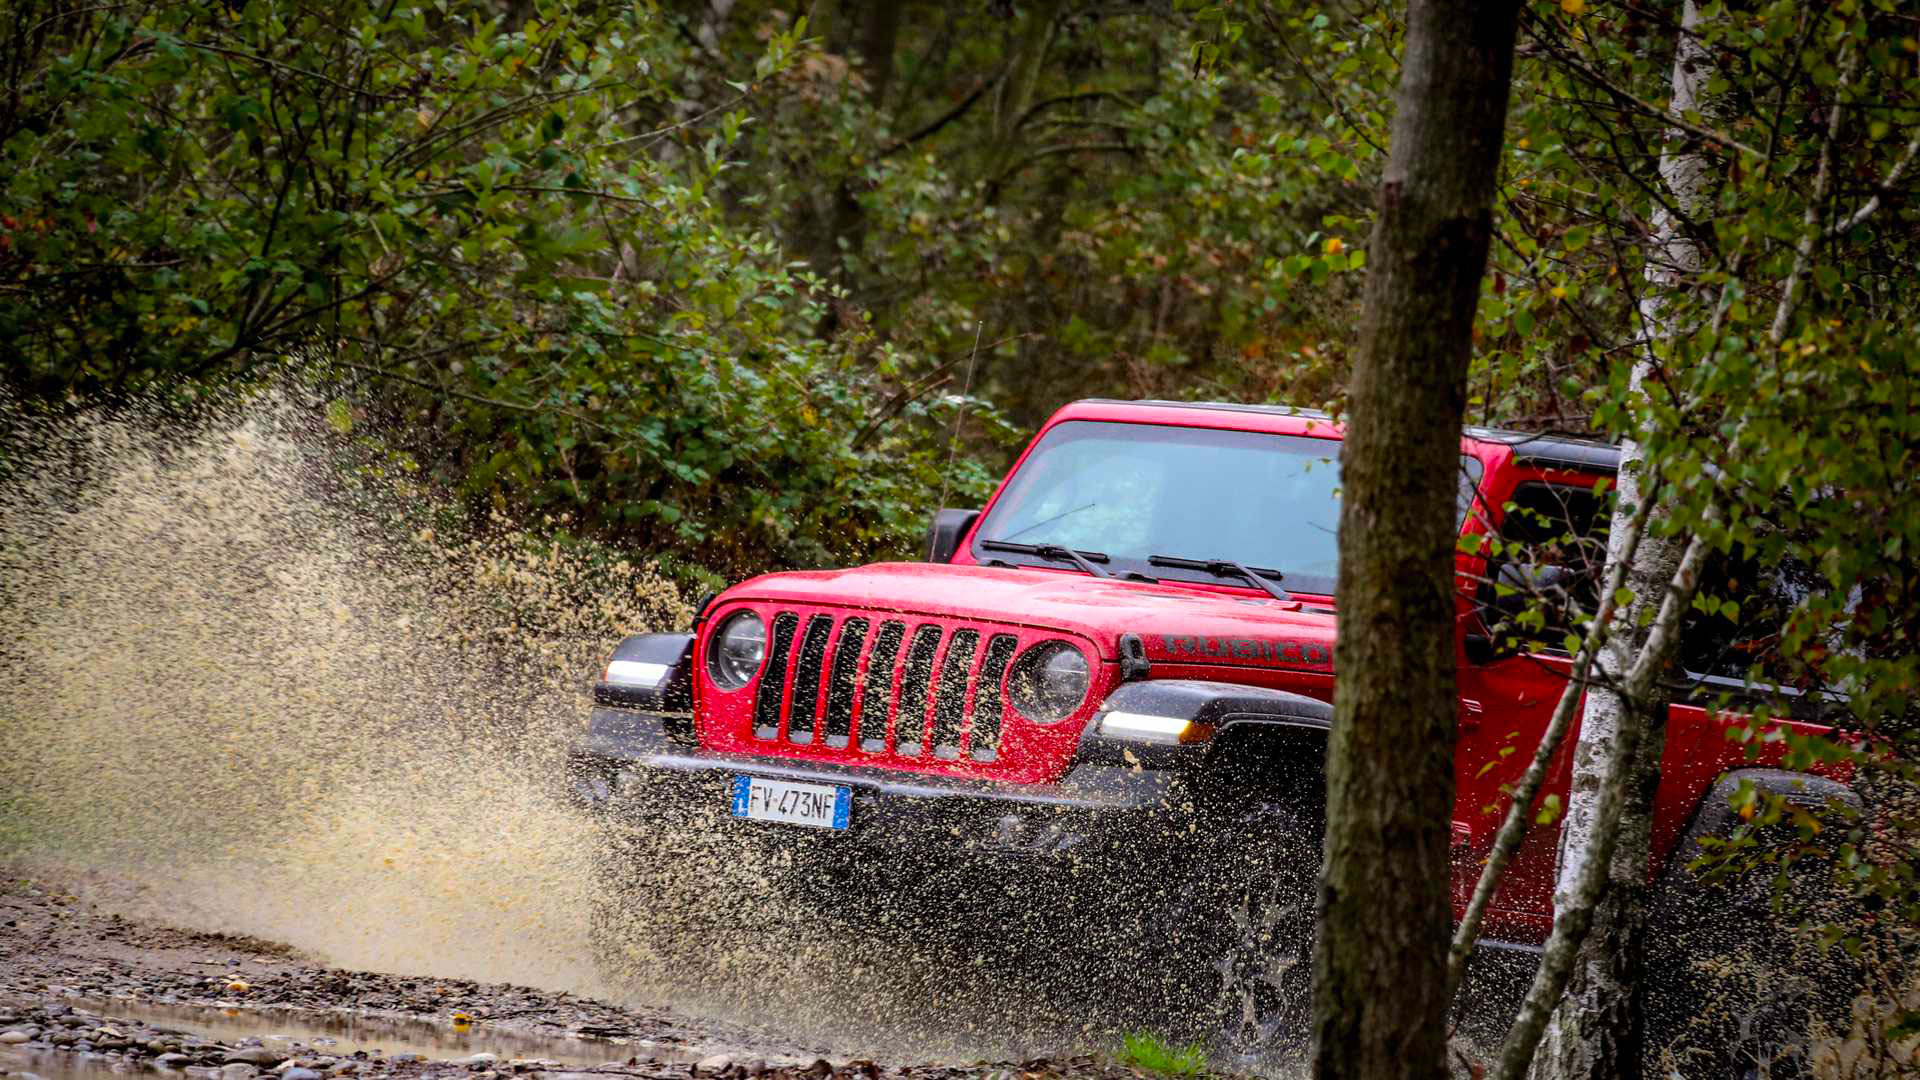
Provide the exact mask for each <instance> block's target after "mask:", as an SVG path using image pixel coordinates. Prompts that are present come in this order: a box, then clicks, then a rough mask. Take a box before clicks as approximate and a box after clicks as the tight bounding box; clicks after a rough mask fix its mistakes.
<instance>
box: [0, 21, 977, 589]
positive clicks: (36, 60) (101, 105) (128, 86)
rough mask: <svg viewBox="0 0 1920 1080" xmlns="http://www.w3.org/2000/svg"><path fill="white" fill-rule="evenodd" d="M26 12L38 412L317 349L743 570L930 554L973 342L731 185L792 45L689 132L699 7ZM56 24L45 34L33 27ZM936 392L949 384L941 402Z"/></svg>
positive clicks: (599, 515)
mask: <svg viewBox="0 0 1920 1080" xmlns="http://www.w3.org/2000/svg"><path fill="white" fill-rule="evenodd" d="M62 11H64V8H63V7H61V6H59V5H55V4H40V5H38V6H36V5H35V4H34V3H27V4H26V5H25V6H24V9H18V14H20V15H21V17H22V18H23V19H24V20H25V21H24V22H21V23H16V28H15V30H14V34H13V38H12V40H11V45H12V47H13V48H14V49H15V50H16V51H15V62H14V64H13V67H12V74H11V83H12V86H11V88H12V89H13V90H14V91H15V92H16V93H17V94H18V95H19V96H18V98H17V99H16V100H17V105H15V106H14V107H11V108H9V109H8V110H7V111H6V112H4V113H0V176H4V181H0V184H4V186H0V214H4V216H3V217H0V227H4V229H5V232H4V233H0V282H6V283H8V284H7V285H6V286H4V288H0V350H3V351H4V354H5V355H6V356H7V357H8V358H9V364H8V366H9V375H10V377H11V378H12V379H13V380H14V381H15V382H16V383H18V384H19V385H21V386H23V387H24V388H25V389H26V390H28V391H29V392H30V393H36V394H39V395H42V396H54V395H58V394H61V393H65V392H68V391H78V392H81V393H97V392H107V393H120V392H132V391H137V390H141V389H144V388H146V387H147V386H149V385H166V386H170V387H179V386H181V385H182V384H184V385H185V386H186V388H187V389H188V390H189V391H191V390H192V388H193V387H194V386H197V385H204V384H206V383H207V382H209V381H212V380H217V379H219V378H221V377H223V376H232V375H236V374H246V373H249V372H251V371H254V370H255V369H257V368H259V367H260V366H261V365H264V364H271V363H277V362H281V361H282V360H283V359H284V358H286V357H289V356H292V357H296V358H298V359H299V361H300V362H302V363H307V364H314V363H317V364H320V365H323V366H326V367H330V368H331V369H332V370H333V371H335V372H336V373H337V374H339V375H341V376H342V377H343V378H348V379H358V380H363V381H364V385H363V387H362V388H361V389H360V390H359V391H357V392H356V393H355V395H354V396H355V397H356V399H358V400H361V401H363V402H365V403H367V407H368V408H369V410H370V411H372V412H374V413H376V414H378V415H380V416H381V417H382V418H383V419H386V420H389V421H393V422H394V423H392V424H391V425H389V426H390V428H391V430H393V431H394V432H395V434H394V436H393V437H394V438H395V440H396V441H397V443H398V445H399V446H400V447H401V448H402V449H405V450H407V451H409V452H411V454H412V455H413V456H414V457H415V458H416V459H417V460H418V461H419V463H420V464H421V465H422V466H423V468H425V469H426V470H427V472H428V474H429V475H430V476H432V477H434V478H435V479H437V480H440V481H441V482H443V483H444V484H446V485H448V486H450V487H452V488H453V489H455V490H459V491H463V492H466V493H468V494H469V495H471V496H472V497H474V499H475V500H476V505H479V506H482V507H484V506H486V505H487V504H488V503H489V502H491V503H492V505H493V506H494V507H496V508H498V509H503V510H504V509H510V508H511V509H518V510H538V511H543V512H547V513H551V514H555V515H565V516H567V517H568V518H569V519H571V520H572V521H573V522H575V523H576V525H577V526H578V527H581V528H585V529H589V530H592V531H597V532H604V533H608V534H613V535H619V536H621V537H623V538H625V539H627V540H629V541H631V542H634V543H636V544H637V545H638V546H641V547H644V548H655V549H664V548H668V547H672V548H674V549H675V550H676V551H677V552H679V553H680V556H681V557H682V558H683V559H689V560H691V561H692V562H695V563H698V564H702V565H706V566H714V567H735V566H736V565H742V566H758V565H764V564H765V563H767V562H769V561H771V562H775V563H786V564H790V565H791V564H808V565H820V564H829V563H836V562H844V561H853V560H857V559H859V558H861V557H863V556H866V555H870V554H875V553H887V552H895V553H898V552H905V551H908V550H910V549H911V546H912V541H913V540H914V538H916V537H917V535H918V533H919V531H920V529H921V528H922V526H923V522H924V519H925V516H926V513H927V512H928V511H929V510H930V509H931V508H932V502H933V500H934V499H936V498H938V497H939V496H938V493H939V492H941V491H942V490H945V491H948V492H950V493H951V494H952V496H953V497H955V498H957V499H960V500H963V501H974V502H977V501H978V500H979V499H980V498H982V497H983V496H984V493H985V491H986V490H987V488H988V485H989V484H990V482H991V476H990V472H989V470H987V469H986V468H984V467H982V466H981V465H980V464H979V463H978V462H977V461H976V460H974V459H973V458H972V457H971V456H969V457H967V458H964V459H961V460H959V461H957V462H956V463H954V464H953V465H952V466H951V467H950V466H949V457H950V455H949V453H948V451H947V446H946V443H947V439H946V438H944V437H943V436H945V435H946V434H947V433H948V432H949V431H950V430H951V425H952V424H954V423H957V421H958V419H959V418H958V415H957V414H958V413H959V412H960V411H961V410H971V416H972V428H971V431H972V433H973V434H974V435H975V437H976V438H980V437H981V432H982V431H983V430H984V432H985V433H986V434H985V438H986V445H989V446H991V445H993V441H994V439H995V438H997V437H998V436H999V434H1000V428H999V427H998V421H997V417H996V415H995V414H994V413H993V411H992V410H991V408H990V407H989V406H987V405H986V403H984V402H983V401H980V400H978V399H976V398H972V397H969V396H967V395H966V394H965V393H964V389H963V390H962V392H959V393H955V392H953V389H952V388H950V387H946V386H945V385H944V384H936V385H933V386H929V385H928V383H927V381H926V377H927V376H928V374H929V372H930V371H932V370H935V369H937V368H950V367H951V366H952V364H953V362H954V360H955V358H954V357H939V358H937V359H935V358H926V357H923V356H922V355H920V354H916V353H914V352H912V351H909V350H904V349H901V348H898V347H895V346H893V345H891V344H889V343H886V342H883V341H881V340H879V338H878V337H877V336H876V335H875V334H874V333H873V332H872V331H871V330H870V329H868V328H867V327H865V326H864V325H863V324H858V323H856V324H855V325H852V326H850V327H848V328H846V329H844V330H843V331H841V332H840V333H837V334H821V333H818V332H817V328H818V327H819V326H820V325H821V323H822V322H823V320H824V319H825V317H826V313H827V311H828V306H829V305H830V304H832V303H834V302H835V300H836V295H837V294H836V292H835V290H833V289H831V288H829V287H828V286H826V285H825V284H823V283H822V282H821V281H820V279H818V278H817V277H816V276H814V275H811V274H809V273H807V272H806V271H805V270H804V268H802V267H797V266H795V265H794V264H793V263H792V262H791V261H790V260H789V259H788V258H787V256H786V254H785V252H784V251H783V249H782V248H781V246H780V244H779V243H778V242H777V241H776V239H775V238H774V237H773V236H771V235H769V234H768V233H767V232H765V231H762V230H761V229H758V228H756V227H754V225H753V224H752V222H751V221H750V220H743V219H742V218H740V217H736V216H730V215H729V214H728V213H727V212H726V210H725V208H724V207H723V206H722V204H721V203H720V201H719V200H718V199H717V197H716V193H717V192H719V191H720V190H721V189H722V188H723V187H724V186H725V185H724V179H725V177H726V175H727V174H728V173H729V172H730V171H731V170H734V169H736V168H737V167H738V166H739V164H740V163H739V161H738V160H737V159H736V158H735V157H733V156H731V155H730V154H729V152H728V150H729V147H731V146H733V145H735V144H736V143H738V142H739V141H740V139H741V135H742V131H743V130H744V129H745V128H746V127H748V126H749V123H750V120H751V118H750V116H749V114H748V113H747V112H746V111H745V110H744V109H743V108H742V107H741V106H742V105H743V104H744V103H745V102H746V101H748V100H750V99H751V97H752V95H753V94H755V93H756V92H758V91H759V89H760V87H759V85H758V84H757V83H756V82H752V81H746V80H768V79H777V78H778V77H779V76H780V74H781V72H783V71H784V70H785V69H786V68H787V67H788V66H789V65H790V64H791V63H792V61H793V58H794V56H795V55H796V52H797V50H799V49H800V45H799V41H800V38H799V34H800V28H799V27H798V26H794V27H790V28H787V29H783V30H779V31H777V32H772V33H770V34H769V35H768V37H767V39H766V41H765V42H763V43H762V44H761V48H760V49H758V50H757V51H756V52H755V54H753V55H754V56H755V57H757V58H755V59H749V61H748V62H747V64H746V65H745V66H746V70H744V71H742V72H741V73H740V74H741V76H742V81H740V82H739V83H738V84H737V85H736V86H735V87H733V88H730V89H729V90H728V95H729V97H728V99H727V101H725V102H722V103H720V104H718V105H715V106H711V107H705V108H703V109H701V110H700V111H699V112H697V113H693V114H691V115H686V114H685V112H684V111H683V109H682V106H683V105H684V102H683V100H682V99H681V97H680V94H679V89H680V88H679V80H680V78H681V77H682V76H684V74H685V72H684V71H683V70H682V69H681V67H680V65H679V57H678V52H677V50H678V48H679V44H678V41H677V39H676V38H675V36H674V34H673V32H672V27H671V23H670V20H669V17H668V16H665V15H663V14H661V13H660V12H659V11H657V10H655V9H652V8H650V7H648V6H645V5H600V4H597V3H594V2H591V0H551V2H543V3H537V4H526V5H521V6H519V7H516V8H512V9H508V10H502V9H500V8H498V6H497V5H494V4H490V3H484V2H479V0H435V2H433V3H431V4H420V5H416V6H400V5H394V4H373V3H370V2H366V0H346V2H343V3H328V4H321V3H317V2H312V0H248V2H246V3H244V4H240V5H238V6H236V7H233V8H230V9H209V8H207V7H205V6H204V5H190V4H181V3H173V4H160V5H155V6H149V7H144V8H140V9H126V8H118V7H105V8H100V7H94V8H86V9H83V10H79V11H75V12H73V13H71V14H61V12H62ZM23 28H24V29H23ZM934 389H939V390H942V391H943V392H941V393H938V394H931V395H930V394H929V393H928V391H930V390H934Z"/></svg>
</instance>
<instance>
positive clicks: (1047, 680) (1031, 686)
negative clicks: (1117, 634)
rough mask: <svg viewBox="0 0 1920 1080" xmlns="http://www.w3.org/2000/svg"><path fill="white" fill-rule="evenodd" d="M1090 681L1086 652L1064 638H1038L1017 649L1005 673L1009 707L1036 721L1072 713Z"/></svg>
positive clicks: (1089, 668)
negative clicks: (1030, 645)
mask: <svg viewBox="0 0 1920 1080" xmlns="http://www.w3.org/2000/svg"><path fill="white" fill-rule="evenodd" d="M1092 684H1093V669H1092V668H1091V667H1089V666H1088V664H1087V654H1086V653H1083V652H1081V651H1080V650H1079V649H1076V648H1074V647H1073V646H1072V645H1069V644H1067V643H1066V642H1064V641H1045V642H1041V643H1040V644H1038V645H1035V646H1034V647H1033V648H1031V649H1028V650H1027V651H1026V652H1024V653H1021V654H1020V659H1018V660H1015V661H1014V662H1013V671H1012V672H1011V673H1010V674H1009V675H1008V677H1007V688H1008V690H1009V691H1010V692H1011V695H1012V697H1013V707H1014V708H1016V709H1019V710H1020V714H1021V715H1022V716H1025V717H1026V718H1027V719H1029V720H1032V721H1033V722H1034V723H1036V724H1051V723H1055V722H1056V721H1060V720H1065V719H1066V718H1067V717H1069V716H1072V715H1073V711H1074V710H1075V709H1078V708H1079V707H1080V704H1081V702H1084V701H1086V700H1087V689H1088V688H1089V687H1090V686H1092Z"/></svg>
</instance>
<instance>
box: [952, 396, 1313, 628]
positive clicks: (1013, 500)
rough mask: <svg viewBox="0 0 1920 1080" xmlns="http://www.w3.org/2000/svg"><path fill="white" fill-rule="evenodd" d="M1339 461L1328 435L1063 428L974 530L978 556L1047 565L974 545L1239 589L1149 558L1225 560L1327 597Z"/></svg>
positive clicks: (1077, 424) (1099, 424)
mask: <svg viewBox="0 0 1920 1080" xmlns="http://www.w3.org/2000/svg"><path fill="white" fill-rule="evenodd" d="M1339 454H1340V444H1339V443H1338V442H1336V441H1334V440H1331V439H1313V438H1307V437H1304V436H1299V435H1267V434H1261V433H1258V432H1251V431H1218V430H1213V429H1210V428H1189V427H1170V426H1164V425H1152V424H1118V423H1107V422H1103V421H1092V420H1072V421H1068V422H1066V423H1063V424H1058V425H1055V427H1054V428H1053V429H1052V430H1051V431H1048V432H1047V434H1046V436H1045V437H1044V438H1042V439H1041V440H1040V443H1039V445H1037V446H1035V447H1034V449H1033V453H1031V454H1029V455H1028V456H1027V460H1026V463H1025V464H1024V465H1022V466H1021V467H1020V470H1019V472H1017V473H1015V474H1014V477H1013V479H1012V480H1011V481H1009V482H1008V484H1007V489H1006V491H1005V492H1004V493H1002V495H1001V496H1000V499H999V501H997V502H996V503H994V506H993V510H992V512H991V513H989V514H988V516H987V519H986V521H984V522H983V523H982V524H981V526H980V528H979V529H978V530H977V531H976V532H975V533H974V535H975V537H976V538H977V539H976V542H975V544H974V557H975V558H976V559H978V560H979V561H980V562H983V563H985V562H992V561H996V560H997V561H1001V562H1007V563H1018V564H1025V565H1036V564H1047V561H1046V560H1044V559H1042V558H1038V557H1035V556H1033V555H1031V554H1022V553H1018V552H1007V551H994V550H990V549H984V548H982V547H981V545H980V543H979V541H981V540H1000V541H1008V542H1012V543H1016V544H1028V545H1042V544H1058V545H1060V546H1061V547H1068V548H1075V549H1078V550H1081V551H1094V552H1100V553H1103V554H1105V555H1107V556H1108V558H1109V559H1110V560H1111V561H1110V562H1109V563H1108V564H1107V569H1109V570H1111V571H1113V572H1114V573H1115V574H1125V573H1128V572H1134V573H1140V574H1147V575H1150V576H1153V577H1160V578H1171V579H1175V580H1181V581H1225V582H1226V583H1229V584H1246V583H1245V582H1242V581H1234V580H1232V579H1223V578H1221V577H1219V576H1217V575H1214V574H1210V573H1208V572H1207V571H1205V570H1190V569H1173V568H1168V567H1164V566H1151V565H1149V563H1148V561H1147V560H1148V558H1149V557H1150V556H1154V555H1163V556H1175V557H1180V558H1186V559H1228V560H1232V561H1234V562H1238V563H1241V564H1244V565H1246V566H1250V567H1257V568H1260V569H1271V570H1279V571H1281V572H1282V573H1284V574H1285V575H1286V579H1285V585H1286V588H1288V589H1290V590H1294V591H1299V592H1309V593H1331V592H1333V582H1334V576H1335V573H1336V571H1337V569H1338V562H1337V560H1338V554H1339V553H1338V541H1337V534H1336V531H1335V530H1336V528H1337V527H1338V525H1339V521H1340V459H1339ZM1053 565H1058V564H1057V563H1055V564H1053Z"/></svg>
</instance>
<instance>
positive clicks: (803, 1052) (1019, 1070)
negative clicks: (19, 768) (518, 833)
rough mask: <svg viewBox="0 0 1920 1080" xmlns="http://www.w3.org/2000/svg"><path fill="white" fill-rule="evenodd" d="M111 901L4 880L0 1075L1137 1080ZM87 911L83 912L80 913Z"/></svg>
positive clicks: (20, 879)
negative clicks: (321, 945)
mask: <svg viewBox="0 0 1920 1080" xmlns="http://www.w3.org/2000/svg"><path fill="white" fill-rule="evenodd" d="M120 888H123V886H121V885H119V884H117V883H115V882H113V881H111V880H109V879H104V878H100V877H98V876H94V877H85V876H82V877H75V878H72V879H62V880H59V881H55V880H53V879H49V878H46V877H39V876H30V875H25V874H23V873H22V872H21V871H20V870H19V869H18V868H7V867H0V1075H7V1076H10V1077H18V1076H20V1075H32V1076H39V1077H42V1078H43V1080H68V1078H74V1080H78V1078H82V1077H100V1076H103V1075H109V1074H126V1073H134V1074H139V1073H151V1072H158V1073H160V1074H162V1075H177V1076H188V1077H195V1078H197V1080H275V1078H277V1080H330V1078H332V1077H389V1076H399V1077H414V1076H441V1075H444V1076H446V1077H448V1078H451V1077H452V1076H454V1075H456V1074H457V1075H459V1076H461V1077H464V1078H467V1080H504V1078H506V1077H515V1076H528V1077H535V1078H539V1080H572V1078H577V1077H583V1076H586V1075H611V1076H632V1077H643V1078H653V1080H695V1078H696V1077H697V1078H700V1080H708V1078H711V1080H749V1078H763V1080H958V1078H961V1077H973V1078H984V1077H988V1076H990V1075H993V1076H1002V1077H1004V1076H1008V1075H1020V1074H1024V1075H1026V1076H1028V1077H1031V1078H1032V1080H1046V1078H1052V1077H1059V1078H1075V1080H1082V1078H1085V1080H1123V1078H1124V1080H1132V1078H1134V1077H1135V1074H1134V1073H1133V1072H1132V1071H1131V1070H1128V1069H1125V1068H1122V1067H1121V1066H1119V1065H1117V1064H1114V1063H1113V1062H1111V1061H1109V1060H1107V1059H1106V1058H1104V1057H1101V1056H1097V1055H1093V1054H1086V1053H1082V1054H1077V1055H1072V1056H1056V1057H1052V1058H1047V1059H1033V1060H1026V1061H1020V1062H1017V1063H1014V1062H997V1063H995V1062H978V1061H971V1062H970V1061H967V1060H964V1059H960V1060H954V1059H949V1060H944V1061H943V1060H939V1059H937V1058H929V1057H924V1056H922V1057H915V1058H908V1059H906V1060H905V1061H896V1062H895V1063H891V1064H888V1063H882V1062H877V1061H874V1060H870V1059H865V1058H855V1057H849V1056H846V1055H844V1054H837V1053H834V1052H832V1051H831V1050H830V1049H829V1048H827V1047H824V1046H820V1045H812V1044H809V1043H807V1042H804V1041H796V1040H794V1039H792V1038H789V1037H784V1036H781V1035H777V1034H771V1033H768V1032H765V1031H760V1030H755V1029H751V1028H747V1027H742V1026H739V1025H732V1024H727V1023H724V1022H720V1021H716V1020H711V1019H703V1018H698V1017H693V1016H688V1015H683V1014H680V1013H677V1012H675V1011H672V1010H669V1009H665V1008H650V1007H641V1006H636V1005H631V1004H620V1003H615V1002H611V1001H606V1000H601V999H596V998H589V997H581V996H578V995H574V994H570V993H564V992H559V991H551V990H541V989H536V988H533V987H527V986H520V985H514V984H509V983H487V982H479V981H473V980H465V979H452V978H430V977H420V976H412V975H405V974H390V973H383V972H369V971H352V970H346V969H341V968H334V967H328V966H326V965H324V964H320V963H317V962H315V961H314V960H313V959H312V958H310V957H307V956H305V955H303V954H301V953H299V952H297V951H295V950H293V949H290V948H288V947H286V946H284V945H279V944H276V943H272V942H268V941H263V940H260V939H258V938H250V937H239V936H234V935H227V934H218V933H203V932H196V931H189V930H182V929H178V928H174V927H169V926H166V925H163V924H159V923H155V922H149V921H145V920H136V919H129V918H126V917H124V916H121V915H118V914H115V913H114V912H113V911H111V910H108V909H107V908H105V907H102V906H99V905H96V904H94V903H91V902H89V901H88V900H87V899H85V898H84V895H92V896H94V897H97V898H99V899H101V900H111V899H112V898H113V897H114V896H115V895H116V890H118V889H120ZM83 894H84V895H83Z"/></svg>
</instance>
